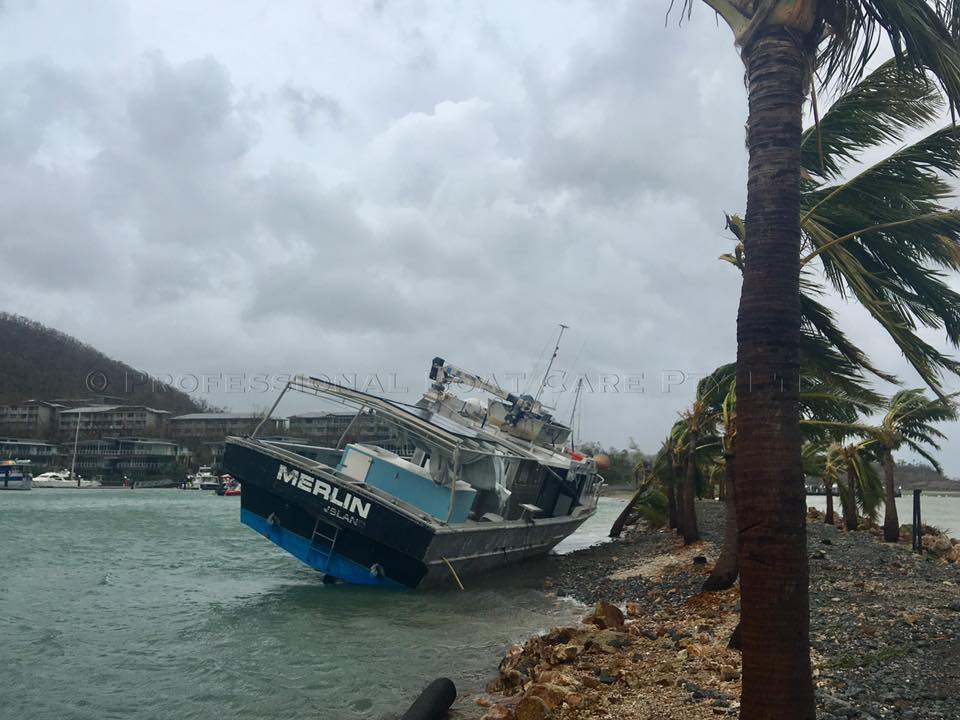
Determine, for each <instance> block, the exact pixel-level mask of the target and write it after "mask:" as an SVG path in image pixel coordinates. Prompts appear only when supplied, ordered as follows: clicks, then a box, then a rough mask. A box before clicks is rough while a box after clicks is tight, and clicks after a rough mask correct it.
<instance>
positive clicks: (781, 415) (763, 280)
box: [735, 26, 815, 720]
mask: <svg viewBox="0 0 960 720" xmlns="http://www.w3.org/2000/svg"><path fill="white" fill-rule="evenodd" d="M744 53H745V61H746V64H747V84H748V95H749V103H750V112H749V118H748V120H747V148H748V150H749V153H750V162H749V177H748V182H747V215H746V239H745V248H746V258H747V259H746V264H745V267H744V273H743V289H742V292H741V295H740V311H739V315H738V318H737V433H738V437H737V463H736V481H735V484H736V502H737V527H738V531H739V543H740V553H739V558H738V561H739V565H740V590H741V634H742V649H743V691H742V696H741V714H740V717H741V718H743V720H772V719H773V718H777V719H778V720H806V719H808V718H811V719H812V718H814V717H815V711H814V696H813V682H812V678H811V672H810V639H809V634H810V598H809V587H808V586H809V568H808V566H807V533H806V507H805V505H806V499H805V492H804V475H803V464H802V461H801V455H800V445H801V436H800V423H799V408H798V402H799V384H800V377H799V374H800V282H799V280H800V263H799V258H800V226H799V218H800V132H801V111H802V106H803V97H804V92H803V90H804V82H805V68H806V67H807V61H806V57H805V56H804V54H803V52H802V51H801V49H800V48H799V47H798V44H797V41H795V40H794V39H793V38H791V36H790V35H789V34H788V33H787V32H786V31H785V30H784V29H782V28H778V27H775V26H774V27H768V28H763V29H761V30H760V31H759V33H758V35H757V37H756V39H755V40H754V42H753V43H752V44H751V45H750V46H749V47H748V48H746V50H745V51H744Z"/></svg>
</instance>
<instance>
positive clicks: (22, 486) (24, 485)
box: [0, 460, 33, 490]
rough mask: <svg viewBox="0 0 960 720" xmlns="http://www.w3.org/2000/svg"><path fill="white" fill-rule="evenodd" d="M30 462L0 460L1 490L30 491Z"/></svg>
mask: <svg viewBox="0 0 960 720" xmlns="http://www.w3.org/2000/svg"><path fill="white" fill-rule="evenodd" d="M29 464H30V461H29V460H0V490H30V489H31V488H32V485H33V483H32V480H33V479H32V478H31V477H30V473H29V472H27V470H26V468H27V466H28V465H29Z"/></svg>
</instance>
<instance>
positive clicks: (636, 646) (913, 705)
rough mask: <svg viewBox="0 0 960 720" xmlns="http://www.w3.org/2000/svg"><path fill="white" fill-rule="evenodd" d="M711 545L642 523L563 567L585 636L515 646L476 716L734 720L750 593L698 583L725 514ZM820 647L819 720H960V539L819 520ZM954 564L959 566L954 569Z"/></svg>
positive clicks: (565, 587) (814, 518) (491, 719)
mask: <svg viewBox="0 0 960 720" xmlns="http://www.w3.org/2000/svg"><path fill="white" fill-rule="evenodd" d="M697 514H698V517H699V521H700V523H701V532H702V535H703V539H702V540H701V541H700V542H697V543H695V544H693V545H688V546H684V545H683V541H682V538H680V537H678V536H677V535H676V534H675V533H674V532H673V531H670V530H650V529H644V528H643V527H633V528H631V529H630V530H629V531H628V532H627V533H625V535H624V537H623V538H622V539H620V540H615V541H613V542H610V543H606V544H602V545H595V546H593V547H590V548H586V549H584V550H580V551H577V552H574V553H571V554H569V555H563V556H554V557H552V558H551V563H552V565H551V567H550V577H549V578H548V579H547V580H546V581H545V583H544V586H545V589H546V590H547V591H549V592H555V593H556V594H557V595H560V596H569V597H572V598H575V599H577V600H579V601H581V602H583V603H585V604H587V605H588V606H589V610H588V611H586V612H585V617H584V619H583V621H582V622H581V624H579V625H576V626H570V627H561V628H553V629H552V630H550V631H549V632H547V633H545V634H542V635H535V636H533V637H531V638H529V639H528V640H527V641H526V642H525V643H523V645H517V646H513V647H511V648H508V649H507V650H506V653H505V656H504V658H503V660H502V661H501V663H500V665H499V668H498V671H497V674H496V676H495V677H493V678H492V679H491V681H490V682H489V684H488V685H487V688H486V692H482V693H479V694H472V695H464V696H463V697H462V698H461V699H460V700H459V701H458V703H457V705H456V706H455V709H454V711H453V713H452V715H451V717H455V718H461V719H463V720H475V719H477V720H479V719H481V718H482V719H483V720H551V719H552V720H567V719H572V718H577V719H583V720H593V719H597V720H599V719H601V718H604V719H606V718H620V719H623V720H659V719H664V720H666V719H667V718H682V719H688V718H689V719H691V720H699V719H700V718H718V717H736V716H737V715H738V714H739V703H740V691H741V687H740V672H741V665H740V662H741V660H740V653H739V652H738V651H736V650H734V649H731V648H730V647H728V644H729V641H730V637H731V634H732V633H733V630H734V628H735V627H736V625H737V622H738V620H739V604H740V598H739V592H740V591H739V585H735V586H734V587H733V588H731V589H730V590H726V591H723V592H717V593H701V592H700V587H701V585H702V584H703V581H704V580H705V578H706V577H707V575H708V574H709V572H710V569H711V568H712V564H713V562H714V561H715V560H716V558H717V556H718V554H719V551H720V546H721V544H722V540H723V503H721V502H717V501H710V500H707V501H700V502H698V504H697ZM807 520H808V523H807V556H808V557H809V561H810V605H811V607H810V617H811V649H812V653H811V654H812V661H813V668H814V684H815V688H816V699H817V717H818V718H821V719H822V720H834V719H837V720H839V719H840V718H902V719H903V720H911V719H912V720H920V719H921V718H923V719H932V720H936V719H938V718H956V717H958V716H960V542H958V540H952V541H951V539H950V538H947V537H946V536H944V535H939V534H937V532H936V530H935V529H932V528H930V529H925V530H927V531H928V532H929V534H927V535H925V536H924V537H925V539H924V545H925V547H926V548H927V552H925V553H924V554H923V555H917V554H914V553H912V552H911V551H910V545H909V543H907V544H904V543H899V544H889V543H884V542H882V528H875V529H873V530H860V531H856V532H845V531H843V530H840V529H838V528H837V527H834V526H829V525H826V524H824V522H823V515H822V514H821V513H819V512H818V511H816V510H814V509H812V508H811V509H810V510H809V515H808V518H807ZM948 558H949V560H948Z"/></svg>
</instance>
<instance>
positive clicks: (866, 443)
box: [829, 440, 883, 530]
mask: <svg viewBox="0 0 960 720" xmlns="http://www.w3.org/2000/svg"><path fill="white" fill-rule="evenodd" d="M871 443H872V441H870V440H863V441H860V442H855V443H849V444H847V445H835V446H834V447H833V448H831V450H830V451H829V452H832V453H835V455H836V457H837V458H838V460H839V462H840V464H841V466H842V468H843V470H844V471H845V475H846V478H844V479H843V480H841V479H840V477H838V483H837V484H838V487H839V488H840V505H841V506H842V508H843V524H844V526H845V527H846V528H847V530H856V529H857V526H858V518H859V514H860V513H859V512H858V510H859V511H860V512H862V514H863V515H864V516H865V517H867V518H869V519H870V520H871V521H876V519H877V510H878V509H879V507H880V502H881V501H882V500H883V484H882V483H881V482H880V476H879V475H877V471H876V470H875V469H874V466H873V461H874V460H875V459H876V458H875V456H874V454H873V452H872V448H871ZM838 475H839V474H838Z"/></svg>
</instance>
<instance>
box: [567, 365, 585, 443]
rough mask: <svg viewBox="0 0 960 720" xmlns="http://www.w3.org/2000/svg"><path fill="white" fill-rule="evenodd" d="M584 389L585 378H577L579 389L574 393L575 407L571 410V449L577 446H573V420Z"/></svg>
mask: <svg viewBox="0 0 960 720" xmlns="http://www.w3.org/2000/svg"><path fill="white" fill-rule="evenodd" d="M581 390H583V378H579V379H578V380H577V389H576V392H574V394H573V409H572V410H571V411H570V451H571V452H573V451H574V450H576V448H575V447H574V446H573V420H574V418H575V417H576V416H577V402H578V401H579V400H580V391H581Z"/></svg>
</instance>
